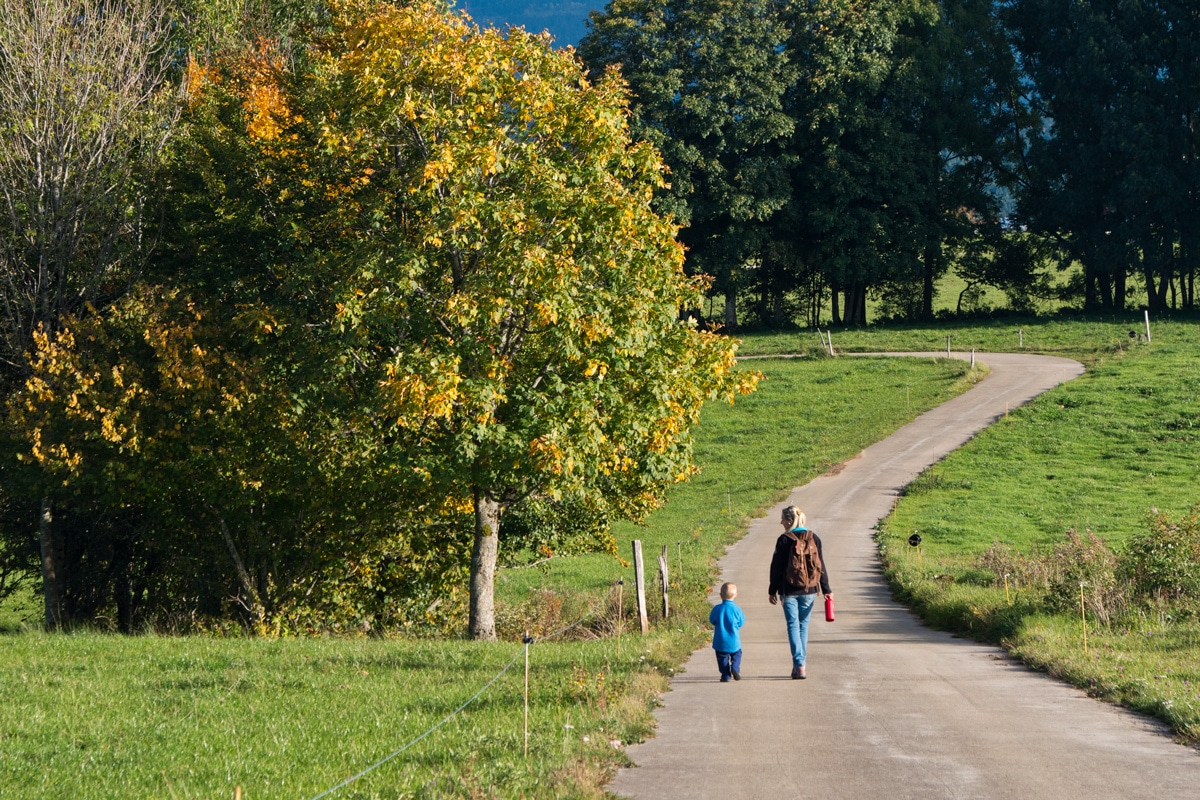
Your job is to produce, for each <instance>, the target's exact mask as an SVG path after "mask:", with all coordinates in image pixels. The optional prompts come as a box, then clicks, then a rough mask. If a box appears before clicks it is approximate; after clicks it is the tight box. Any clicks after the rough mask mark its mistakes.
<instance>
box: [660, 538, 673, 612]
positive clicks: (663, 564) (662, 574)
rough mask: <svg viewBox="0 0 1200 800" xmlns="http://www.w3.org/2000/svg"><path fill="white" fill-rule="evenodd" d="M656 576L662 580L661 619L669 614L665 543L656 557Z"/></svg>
mask: <svg viewBox="0 0 1200 800" xmlns="http://www.w3.org/2000/svg"><path fill="white" fill-rule="evenodd" d="M658 578H659V580H660V581H661V582H662V596H663V598H662V600H663V606H662V608H663V619H666V618H667V617H669V616H671V603H670V601H668V600H667V594H668V590H667V587H668V585H669V581H668V577H667V546H666V545H665V544H664V545H663V549H662V555H661V556H659V557H658Z"/></svg>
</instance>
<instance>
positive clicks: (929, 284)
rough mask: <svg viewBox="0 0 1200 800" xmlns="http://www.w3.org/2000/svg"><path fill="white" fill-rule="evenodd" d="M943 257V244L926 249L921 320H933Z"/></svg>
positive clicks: (932, 245) (939, 243)
mask: <svg viewBox="0 0 1200 800" xmlns="http://www.w3.org/2000/svg"><path fill="white" fill-rule="evenodd" d="M941 256H942V245H941V242H938V243H936V244H934V243H930V244H929V245H928V246H927V247H926V248H925V274H924V276H923V282H922V285H921V319H924V320H931V319H933V293H934V291H933V290H934V281H936V280H937V273H938V270H939V267H940V266H941V265H940V263H939V262H940V260H941Z"/></svg>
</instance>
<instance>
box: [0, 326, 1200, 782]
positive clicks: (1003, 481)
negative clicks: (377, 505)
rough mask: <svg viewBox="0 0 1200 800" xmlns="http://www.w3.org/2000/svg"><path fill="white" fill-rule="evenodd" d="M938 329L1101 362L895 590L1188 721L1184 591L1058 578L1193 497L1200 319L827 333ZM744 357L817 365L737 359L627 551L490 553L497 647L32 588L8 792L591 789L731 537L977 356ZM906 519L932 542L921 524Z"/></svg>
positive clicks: (881, 336) (952, 462) (1036, 420)
mask: <svg viewBox="0 0 1200 800" xmlns="http://www.w3.org/2000/svg"><path fill="white" fill-rule="evenodd" d="M1131 330H1132V331H1134V334H1135V335H1134V337H1130V336H1129V332H1130V331H1131ZM946 336H950V337H951V348H952V349H953V350H954V351H955V352H964V351H969V350H970V349H972V348H973V349H975V350H976V351H977V352H978V353H979V356H980V361H981V362H983V363H986V355H985V353H986V351H994V350H1016V349H1019V347H1018V337H1019V338H1020V340H1021V342H1022V343H1023V344H1024V347H1025V349H1026V350H1027V351H1029V352H1041V353H1050V354H1055V355H1063V356H1069V357H1073V358H1077V359H1080V360H1082V361H1083V362H1084V363H1085V364H1086V365H1087V367H1088V371H1087V373H1086V374H1085V375H1084V376H1082V377H1081V378H1078V379H1076V380H1075V381H1072V382H1070V383H1069V384H1066V385H1064V386H1062V387H1059V388H1058V389H1055V390H1053V391H1051V392H1049V393H1047V394H1046V395H1043V396H1042V397H1041V398H1038V399H1037V400H1035V401H1034V402H1032V403H1030V404H1029V405H1027V406H1025V407H1022V408H1019V409H1013V410H1012V411H1011V413H1010V414H1009V415H1008V417H1007V418H1005V419H1003V420H1001V421H999V422H998V423H997V424H996V425H994V426H992V427H991V428H989V429H987V430H986V431H984V432H982V433H981V434H979V435H978V436H976V437H975V438H974V439H973V440H972V441H971V442H970V443H969V444H968V445H967V446H966V447H964V448H962V449H961V450H959V451H957V452H955V453H953V454H951V455H950V456H948V457H947V458H945V459H943V460H942V461H941V462H939V463H938V464H937V465H935V466H934V467H932V468H931V469H930V470H928V471H927V472H926V473H924V474H923V475H921V476H920V477H919V478H918V479H917V480H916V481H915V482H914V484H913V485H912V486H910V487H909V489H908V491H907V492H906V494H905V496H904V497H903V498H902V499H901V501H900V502H899V504H898V506H897V508H896V510H895V512H894V513H893V514H892V515H891V516H889V517H888V518H887V519H886V520H884V521H883V522H882V523H881V525H880V528H879V532H878V540H879V547H880V551H881V558H882V560H883V563H884V567H885V570H886V574H887V576H888V579H889V580H890V581H891V583H892V586H893V590H894V592H895V594H896V595H897V597H898V598H899V599H901V600H903V601H904V602H907V603H909V604H910V605H911V606H912V607H914V608H915V609H916V610H917V611H918V613H920V614H922V615H923V616H924V617H925V619H926V620H927V621H928V622H929V623H930V624H932V625H934V626H936V627H940V628H945V629H949V630H954V631H958V632H961V633H963V634H965V635H970V636H974V637H977V638H980V639H983V640H986V641H994V642H997V643H1002V644H1003V645H1004V646H1006V647H1008V648H1009V649H1010V650H1012V651H1013V652H1014V653H1015V654H1017V655H1018V656H1019V657H1021V658H1023V659H1025V660H1026V661H1027V662H1028V663H1030V664H1031V665H1033V666H1035V667H1037V668H1040V669H1045V670H1047V671H1050V672H1052V673H1054V674H1056V675H1059V676H1061V677H1062V678H1064V679H1066V680H1069V681H1072V682H1073V683H1076V684H1077V685H1079V686H1082V687H1084V688H1085V689H1086V690H1088V691H1089V692H1091V693H1092V694H1094V695H1096V696H1097V697H1102V698H1105V699H1108V700H1111V701H1115V702H1120V703H1124V704H1126V705H1128V706H1130V707H1133V708H1137V709H1139V710H1142V711H1146V712H1147V713H1152V714H1155V715H1157V716H1159V717H1161V718H1163V719H1165V720H1167V721H1168V722H1169V723H1170V724H1171V725H1172V726H1173V727H1174V729H1175V730H1176V731H1177V732H1178V734H1179V736H1180V738H1181V739H1183V740H1188V741H1194V740H1196V739H1197V738H1198V736H1200V716H1198V713H1200V667H1197V666H1196V664H1197V660H1196V647H1197V644H1198V643H1200V614H1198V613H1197V612H1196V609H1195V607H1194V605H1189V604H1188V603H1186V602H1173V603H1161V602H1160V603H1147V602H1139V601H1136V600H1127V601H1126V602H1125V603H1124V605H1122V606H1120V607H1116V606H1113V607H1112V608H1110V609H1108V611H1109V612H1111V613H1107V614H1106V616H1104V617H1103V618H1102V617H1101V616H1099V615H1097V613H1096V611H1095V610H1094V608H1093V606H1094V598H1085V600H1086V602H1085V604H1084V613H1083V614H1082V616H1081V615H1080V613H1079V610H1078V607H1075V610H1073V611H1072V610H1071V609H1069V608H1068V609H1065V610H1060V611H1059V612H1058V613H1052V612H1051V611H1048V606H1047V602H1048V600H1047V598H1048V596H1049V595H1050V594H1052V592H1051V590H1050V589H1048V588H1047V585H1048V581H1052V580H1053V577H1054V576H1053V575H1051V574H1050V573H1051V572H1052V571H1053V562H1054V561H1055V558H1056V556H1057V555H1059V554H1061V553H1062V552H1063V551H1062V550H1061V549H1060V548H1061V547H1062V543H1063V542H1064V541H1066V537H1067V531H1068V530H1074V531H1076V532H1077V533H1079V534H1081V535H1083V536H1084V537H1086V535H1087V532H1089V531H1090V532H1091V533H1093V534H1095V535H1096V536H1097V537H1099V538H1100V539H1102V540H1103V541H1104V542H1105V543H1106V548H1107V550H1108V551H1111V552H1112V553H1117V554H1119V553H1121V552H1122V548H1123V547H1124V546H1125V544H1126V543H1127V542H1128V541H1130V539H1131V537H1134V536H1136V535H1137V534H1138V532H1140V531H1143V530H1144V529H1145V528H1146V526H1147V524H1148V517H1149V515H1150V513H1151V509H1152V508H1157V509H1158V510H1160V511H1161V512H1164V513H1166V514H1167V515H1168V516H1172V515H1173V516H1178V515H1181V514H1183V513H1185V512H1186V510H1187V509H1188V508H1189V507H1191V506H1192V505H1194V504H1195V503H1196V502H1197V501H1198V500H1200V492H1198V491H1197V488H1196V487H1197V485H1198V482H1197V480H1196V478H1197V471H1198V469H1197V466H1196V464H1197V461H1196V458H1195V453H1196V451H1197V437H1200V324H1197V323H1196V322H1195V321H1187V320H1183V321H1154V322H1153V324H1152V341H1150V342H1146V341H1145V340H1144V325H1143V323H1142V321H1141V320H1140V319H1138V318H1137V317H1136V316H1134V315H1130V316H1129V317H1128V318H1124V319H1107V320H1105V319H1087V320H1082V319H1067V318H1054V319H1046V320H1025V321H1017V320H1004V321H998V322H988V323H981V324H973V325H961V326H937V327H922V326H898V327H879V328H866V329H863V330H860V331H835V332H834V347H835V350H837V351H838V352H874V351H887V350H893V351H895V350H910V351H911V350H921V351H932V352H938V351H939V350H940V351H942V352H944V349H945V339H946ZM742 353H743V354H747V355H770V354H783V353H803V354H807V355H808V356H809V357H807V358H799V359H796V358H793V359H786V358H763V359H754V360H748V361H745V362H744V363H743V368H747V369H756V370H759V371H761V372H762V373H763V375H764V378H765V379H764V380H763V382H762V383H761V388H760V390H759V391H758V392H756V393H755V394H753V395H751V396H748V397H744V398H740V399H739V400H738V402H737V403H736V405H733V406H729V405H725V404H713V405H710V406H709V407H707V408H706V409H705V412H704V414H703V417H702V420H701V423H700V425H699V426H698V429H697V431H696V456H697V462H698V464H700V466H701V471H700V473H699V474H698V475H696V476H695V477H694V478H693V479H692V480H691V481H689V482H687V483H683V484H679V485H678V486H676V487H675V488H674V489H673V491H672V492H671V494H670V499H669V501H668V503H667V504H666V505H665V506H664V507H663V508H662V509H660V510H658V511H657V512H655V513H654V514H653V515H651V517H650V518H649V519H648V520H647V522H646V524H645V525H643V526H634V525H629V524H623V525H620V526H618V528H617V530H616V534H617V542H618V557H617V558H613V557H611V556H604V555H590V556H581V557H574V558H553V559H551V560H549V561H546V562H543V563H541V564H538V565H536V566H534V567H531V568H525V569H516V568H513V569H504V570H501V572H500V573H499V576H498V579H497V590H498V597H499V614H498V617H499V625H500V629H501V631H502V633H503V635H504V641H501V642H499V643H492V644H485V643H478V642H468V641H462V640H429V639H412V638H389V637H375V638H320V639H261V638H250V637H245V638H241V637H236V636H235V637H202V636H192V637H163V636H156V635H153V634H144V635H139V636H129V637H126V636H118V635H113V634H110V633H105V632H99V631H79V632H75V633H71V634H62V635H46V634H44V633H41V632H40V631H38V630H36V626H35V625H34V624H33V623H32V622H31V621H32V620H34V619H36V616H37V611H38V606H37V603H36V602H35V601H34V598H32V597H30V596H25V597H24V598H22V599H20V600H19V601H17V602H10V603H9V604H8V605H6V606H5V607H4V608H3V609H0V625H3V629H4V630H5V631H6V632H5V633H2V634H0V798H4V797H22V798H26V797H34V798H59V797H61V798H110V797H130V798H137V797H155V798H160V797H165V798H196V797H203V798H232V797H234V794H235V791H236V788H237V787H239V786H240V787H242V790H243V795H242V796H243V797H245V798H247V800H250V799H251V798H253V799H255V800H257V798H275V797H288V798H296V797H299V798H316V797H318V796H322V795H323V793H326V792H328V794H324V796H328V797H337V798H385V797H386V798H395V797H402V798H409V797H412V798H424V797H451V796H453V797H461V796H474V797H493V796H495V797H580V798H590V797H601V796H603V786H604V784H605V782H606V780H607V779H608V777H609V776H611V774H612V771H613V770H614V769H615V768H616V767H618V766H620V765H621V764H623V763H626V759H625V756H624V752H623V751H624V748H625V746H626V745H628V744H629V743H631V742H636V741H640V740H642V739H644V738H645V737H647V736H649V735H651V732H652V723H653V718H652V712H653V709H654V707H655V703H656V698H657V696H658V694H659V693H660V692H661V691H663V689H664V688H665V686H666V682H667V680H668V679H669V677H670V676H671V675H672V674H673V672H674V670H675V669H677V668H678V667H679V665H680V664H681V663H682V662H683V660H684V659H685V658H686V657H687V655H688V653H689V652H690V651H691V650H692V649H693V648H695V647H697V646H699V645H701V644H703V642H704V641H705V639H706V636H707V631H706V626H705V625H704V620H705V617H706V614H707V609H708V604H707V602H706V599H705V598H706V595H707V593H708V590H709V589H710V588H711V586H712V583H713V580H714V578H715V574H716V573H715V562H716V558H718V557H719V556H720V554H721V553H722V552H723V551H724V547H725V546H726V545H727V544H729V543H731V542H733V541H736V539H737V538H738V537H739V536H740V535H741V533H742V532H743V531H744V529H745V526H746V524H747V523H748V522H749V520H751V519H753V518H754V517H755V516H756V515H759V514H761V513H762V511H763V510H764V509H765V508H767V507H769V506H770V505H772V504H774V503H775V502H777V501H779V500H780V499H782V498H783V497H784V496H785V495H786V493H787V492H788V490H789V489H790V488H791V487H793V486H795V485H798V484H802V483H804V482H805V481H807V480H809V479H811V478H812V477H815V476H816V475H819V474H821V473H822V472H824V471H826V470H827V469H829V468H830V467H831V466H833V465H835V464H837V463H839V462H840V461H842V460H844V459H846V458H849V457H851V456H853V455H854V454H855V453H857V452H858V451H860V450H861V449H862V448H863V447H864V446H866V445H867V444H870V443H871V442H873V441H876V440H878V439H879V438H881V437H883V436H885V435H886V434H887V433H889V432H890V431H892V430H894V429H895V428H897V427H899V426H900V425H902V424H904V423H905V422H907V421H909V420H911V419H912V418H914V417H915V416H916V415H918V414H919V413H921V412H922V411H924V410H926V409H928V408H931V407H932V406H934V405H936V404H937V403H939V402H942V401H943V400H945V399H948V398H949V397H950V396H952V395H954V394H955V393H957V392H960V391H963V390H965V389H966V388H968V387H969V386H970V385H971V384H972V383H973V382H975V381H976V380H978V379H980V378H981V377H982V376H983V375H984V374H985V368H983V367H982V366H981V368H980V369H977V370H974V371H972V370H969V369H968V366H967V364H966V363H964V362H963V361H959V360H947V359H945V358H930V359H886V358H880V359H874V358H865V359H860V358H854V359H849V358H846V359H841V358H828V357H825V356H824V355H823V354H822V353H821V345H820V342H819V341H818V339H817V335H816V333H815V332H803V333H793V334H788V335H763V336H751V337H748V338H747V339H746V340H745V342H744V344H743V347H742ZM914 531H915V532H919V533H920V534H921V536H922V545H921V547H920V549H919V550H914V549H913V548H911V547H909V546H908V545H907V543H906V540H907V538H908V537H909V536H910V535H911V534H912V533H913V532H914ZM633 539H638V540H639V541H641V542H642V545H643V550H644V552H645V554H646V561H647V564H648V565H652V564H655V562H656V559H657V556H658V555H659V554H660V553H661V552H662V551H663V548H664V547H665V548H666V551H667V555H668V562H669V566H670V585H669V589H670V602H671V616H670V617H669V618H666V619H664V618H663V616H662V613H661V609H660V607H659V602H658V591H657V584H656V582H655V580H654V579H653V577H651V579H650V581H649V584H650V592H649V595H650V597H651V602H650V604H649V605H650V623H651V631H650V634H649V635H647V636H642V635H641V634H640V633H639V632H637V631H636V630H635V622H634V620H635V615H634V613H633V598H632V595H633V591H632V568H631V566H630V563H629V562H630V561H631V560H632V547H631V542H632V540H633ZM1088 552H1091V551H1088ZM502 560H503V558H502ZM622 579H623V580H624V581H625V582H626V583H625V585H623V586H622V585H619V584H617V581H618V580H622ZM1060 582H1061V581H1060ZM1084 590H1085V593H1086V592H1087V591H1089V590H1088V587H1084ZM618 600H619V602H618ZM526 631H528V632H530V633H531V634H532V635H533V637H534V642H533V643H532V644H530V645H529V646H528V649H526V646H525V645H523V644H522V643H521V641H520V640H521V637H522V636H523V635H524V634H525V632H526ZM1085 632H1086V636H1087V642H1086V649H1085V643H1084V634H1085ZM526 653H528V658H529V694H528V698H529V706H528V708H529V712H528V727H527V728H526V716H525V674H526V673H525V656H526ZM456 711H457V713H456ZM376 764H378V766H376V767H375V768H374V769H371V770H370V771H369V772H367V773H366V774H364V775H362V777H360V778H357V779H355V780H353V781H352V782H350V783H349V784H347V785H344V786H339V784H341V783H342V782H343V781H345V780H347V779H349V778H352V777H354V776H356V775H358V774H359V773H360V772H362V771H364V770H366V769H368V768H369V767H372V766H373V765H376ZM335 787H336V788H335ZM330 790H332V791H330Z"/></svg>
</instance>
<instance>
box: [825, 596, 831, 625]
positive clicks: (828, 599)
mask: <svg viewBox="0 0 1200 800" xmlns="http://www.w3.org/2000/svg"><path fill="white" fill-rule="evenodd" d="M825 621H826V622H833V598H832V597H826V598H825Z"/></svg>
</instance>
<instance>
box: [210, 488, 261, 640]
mask: <svg viewBox="0 0 1200 800" xmlns="http://www.w3.org/2000/svg"><path fill="white" fill-rule="evenodd" d="M206 505H207V504H206ZM208 510H209V511H210V512H211V513H212V515H213V516H215V517H216V518H217V524H218V525H219V527H220V529H221V538H222V539H224V540H225V549H227V550H228V551H229V557H230V558H231V559H232V560H233V568H234V569H235V570H236V571H237V576H238V582H239V583H241V584H242V591H243V592H245V593H246V598H247V600H248V601H249V605H248V606H247V609H248V610H249V611H250V615H251V616H252V617H253V619H254V621H255V622H260V621H262V619H263V617H265V616H266V614H267V610H266V606H265V605H264V604H263V601H262V597H261V596H260V595H259V593H258V589H257V588H256V587H255V585H254V580H253V579H252V578H251V577H250V571H249V570H247V569H246V564H245V562H243V561H242V556H241V554H240V553H238V549H237V545H236V544H235V543H234V541H233V534H232V533H231V532H230V530H229V526H228V525H226V524H225V518H224V517H223V516H221V515H220V514H219V513H218V512H217V509H216V508H215V507H214V506H211V505H209V506H208Z"/></svg>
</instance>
